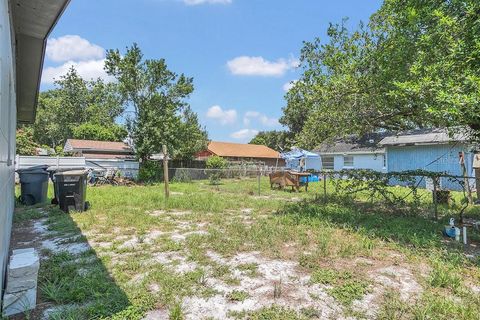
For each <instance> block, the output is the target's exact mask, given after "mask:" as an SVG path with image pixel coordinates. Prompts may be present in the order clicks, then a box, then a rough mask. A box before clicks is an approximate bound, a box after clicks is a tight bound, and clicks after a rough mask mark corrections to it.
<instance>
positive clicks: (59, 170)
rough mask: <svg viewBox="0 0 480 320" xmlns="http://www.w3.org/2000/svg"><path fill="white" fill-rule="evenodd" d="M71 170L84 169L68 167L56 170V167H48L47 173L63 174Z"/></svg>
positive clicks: (82, 168)
mask: <svg viewBox="0 0 480 320" xmlns="http://www.w3.org/2000/svg"><path fill="white" fill-rule="evenodd" d="M73 170H85V167H68V168H57V166H51V167H48V169H47V171H48V172H54V173H57V172H64V171H73Z"/></svg>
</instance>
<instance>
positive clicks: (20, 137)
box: [16, 127, 39, 156]
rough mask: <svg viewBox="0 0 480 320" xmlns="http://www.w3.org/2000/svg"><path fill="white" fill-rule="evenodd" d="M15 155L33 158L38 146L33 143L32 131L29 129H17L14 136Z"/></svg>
mask: <svg viewBox="0 0 480 320" xmlns="http://www.w3.org/2000/svg"><path fill="white" fill-rule="evenodd" d="M16 144H17V152H16V153H17V154H19V155H21V156H34V155H35V154H36V151H37V148H38V147H39V145H38V144H37V143H35V142H34V141H33V131H32V129H31V128H28V127H25V128H19V129H17V136H16Z"/></svg>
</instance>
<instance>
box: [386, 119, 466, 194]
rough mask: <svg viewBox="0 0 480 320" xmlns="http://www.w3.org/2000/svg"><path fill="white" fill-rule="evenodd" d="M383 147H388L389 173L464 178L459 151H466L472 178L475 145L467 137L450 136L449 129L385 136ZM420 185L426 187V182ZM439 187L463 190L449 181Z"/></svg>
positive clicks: (459, 134)
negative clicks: (413, 172)
mask: <svg viewBox="0 0 480 320" xmlns="http://www.w3.org/2000/svg"><path fill="white" fill-rule="evenodd" d="M380 145H382V146H384V147H385V148H386V152H387V170H388V172H398V171H406V170H418V169H423V170H427V171H434V172H447V173H448V174H451V175H458V176H461V175H462V168H461V166H460V164H459V152H465V163H466V167H467V172H468V175H469V176H473V171H472V162H473V153H472V150H471V149H472V145H471V144H470V143H469V141H468V138H467V135H465V134H462V133H458V134H454V135H453V136H449V135H448V132H447V130H446V129H422V130H413V131H408V132H404V133H399V134H396V135H391V136H388V137H385V138H384V139H383V140H382V141H380ZM398 184H400V183H398ZM419 186H420V187H425V186H426V181H425V179H423V180H422V181H419ZM440 187H442V188H445V189H452V190H459V189H461V186H460V185H459V183H458V182H453V181H450V180H449V179H447V178H442V179H441V181H440Z"/></svg>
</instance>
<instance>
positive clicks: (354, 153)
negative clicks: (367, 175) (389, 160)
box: [314, 134, 386, 172]
mask: <svg viewBox="0 0 480 320" xmlns="http://www.w3.org/2000/svg"><path fill="white" fill-rule="evenodd" d="M383 137H384V135H382V134H370V135H366V136H363V137H361V138H358V137H353V136H352V137H348V138H345V139H338V140H336V141H334V142H330V143H327V142H325V143H322V144H321V145H320V146H319V147H318V148H316V149H315V150H314V152H316V153H318V154H319V155H320V156H321V158H322V169H324V170H335V171H338V170H343V169H372V170H375V171H380V172H386V155H385V149H384V148H383V147H381V146H379V144H378V143H379V141H380V140H381V139H382V138H383Z"/></svg>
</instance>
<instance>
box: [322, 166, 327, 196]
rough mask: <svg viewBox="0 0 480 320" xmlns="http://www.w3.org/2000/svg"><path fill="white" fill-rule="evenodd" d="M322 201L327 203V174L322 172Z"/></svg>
mask: <svg viewBox="0 0 480 320" xmlns="http://www.w3.org/2000/svg"><path fill="white" fill-rule="evenodd" d="M323 201H324V202H325V203H327V174H326V173H323Z"/></svg>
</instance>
